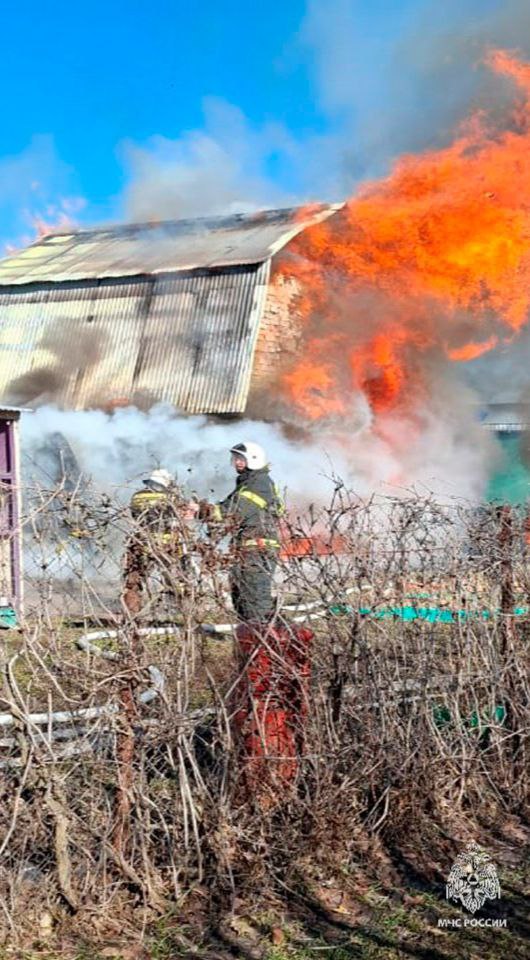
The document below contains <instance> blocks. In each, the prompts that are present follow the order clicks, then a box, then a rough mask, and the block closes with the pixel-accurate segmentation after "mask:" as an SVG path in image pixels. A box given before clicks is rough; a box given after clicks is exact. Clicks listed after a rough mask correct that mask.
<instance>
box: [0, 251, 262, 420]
mask: <svg viewBox="0 0 530 960" xmlns="http://www.w3.org/2000/svg"><path fill="white" fill-rule="evenodd" d="M269 270H270V261H269V260H267V261H266V262H265V263H263V264H261V265H259V264H253V265H248V266H237V267H226V268H224V269H212V270H196V271H183V272H181V273H177V274H173V275H172V276H157V277H137V278H135V279H134V280H132V279H122V280H113V279H106V280H100V281H93V280H88V281H83V282H78V283H76V284H55V283H49V282H48V283H41V284H39V285H38V286H33V285H31V286H26V287H11V288H10V289H5V288H4V289H1V288H0V396H1V397H2V398H3V399H5V401H6V403H14V404H17V403H38V402H44V401H47V400H53V401H55V402H57V403H59V404H60V405H63V406H65V407H69V408H70V409H71V408H86V407H90V406H99V405H105V404H109V403H112V402H113V401H120V400H124V401H129V402H133V403H137V404H141V403H142V402H143V403H145V404H146V405H151V404H152V403H154V402H155V401H157V400H166V401H169V402H171V403H173V404H174V405H175V406H176V407H177V408H179V409H181V410H185V411H187V412H189V413H242V412H243V411H244V409H245V406H246V400H247V393H248V387H249V382H250V375H251V370H252V360H253V353H254V348H255V344H256V338H257V333H258V329H259V322H260V319H261V315H262V311H263V304H264V300H265V296H266V291H267V283H268V278H269Z"/></svg>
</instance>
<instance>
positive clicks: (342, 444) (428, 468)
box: [21, 379, 496, 508]
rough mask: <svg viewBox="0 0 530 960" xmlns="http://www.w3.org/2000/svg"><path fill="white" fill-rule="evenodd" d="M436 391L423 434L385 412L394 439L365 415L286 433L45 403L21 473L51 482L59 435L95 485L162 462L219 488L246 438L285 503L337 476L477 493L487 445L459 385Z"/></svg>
mask: <svg viewBox="0 0 530 960" xmlns="http://www.w3.org/2000/svg"><path fill="white" fill-rule="evenodd" d="M455 390H457V391H459V399H460V401H461V402H460V403H459V404H458V403H457V404H455V399H454V397H455ZM436 398H437V399H436V402H434V403H433V405H431V407H430V408H429V409H426V410H425V411H424V413H423V418H424V423H423V429H422V433H421V441H420V440H417V439H416V440H414V439H411V438H410V436H408V434H407V424H406V423H405V422H403V421H399V420H398V419H396V420H393V419H392V418H389V419H388V420H387V421H386V429H387V430H388V431H389V432H390V433H391V434H392V443H390V442H389V441H388V440H385V436H384V432H382V431H381V432H379V433H378V434H374V433H373V432H372V431H371V429H370V425H369V423H366V424H365V425H364V426H363V425H362V424H357V427H356V432H353V430H352V429H351V428H349V427H348V426H347V424H346V426H345V425H344V422H343V423H342V424H341V426H339V425H338V424H337V423H335V424H328V425H327V427H321V426H318V427H312V428H307V429H306V431H305V433H304V434H303V435H300V436H299V439H297V440H293V439H288V438H287V436H286V435H285V432H284V431H283V430H282V428H281V426H280V425H276V424H270V423H263V422H259V421H248V420H246V421H241V422H237V423H224V424H220V423H213V422H211V421H209V420H208V419H207V418H206V417H202V416H191V417H184V416H180V415H178V414H177V412H176V411H175V410H174V409H172V408H171V407H170V406H168V405H159V406H156V407H153V408H152V409H151V410H150V411H148V412H145V413H144V412H140V411H139V410H137V409H135V408H134V407H129V408H126V409H122V410H117V411H115V412H114V413H113V414H106V413H104V412H103V411H100V410H92V411H65V410H58V409H57V408H56V407H52V406H44V407H41V408H39V409H38V410H36V411H35V412H34V413H31V414H26V415H25V416H24V417H23V421H22V430H21V435H22V451H23V456H24V470H25V477H26V480H27V482H30V481H31V479H32V478H35V479H38V480H39V481H40V482H41V483H45V484H46V483H48V485H52V484H53V483H54V482H56V479H57V470H58V461H57V450H58V436H60V437H61V438H63V444H62V448H63V449H66V450H68V453H69V456H68V458H67V470H73V469H74V468H73V465H72V456H73V458H75V461H76V469H77V470H78V472H79V473H80V474H81V475H83V476H84V477H86V478H91V479H92V481H93V482H94V484H95V485H96V487H97V488H99V489H100V490H102V491H106V492H109V493H115V492H117V491H119V492H120V493H121V494H122V495H125V493H127V492H129V491H130V490H131V489H133V488H134V487H135V486H136V485H138V484H139V483H140V481H141V478H142V477H143V476H146V475H147V473H148V472H149V471H150V470H152V469H153V468H156V467H165V468H167V469H169V470H170V471H171V472H172V473H173V474H174V475H175V476H176V477H177V479H178V482H179V483H180V484H182V485H183V487H184V488H185V489H186V491H187V492H188V493H190V494H191V493H197V494H198V495H199V496H204V497H209V496H212V497H221V496H223V495H224V494H226V493H227V492H228V491H229V489H231V486H232V484H233V481H234V477H233V471H232V468H231V466H230V459H229V452H228V451H229V449H230V447H231V446H233V444H235V443H238V442H240V441H241V440H254V441H256V442H257V443H260V444H261V445H262V446H263V447H264V448H265V450H266V452H267V456H268V459H269V462H270V465H271V471H272V473H273V476H274V478H275V480H276V482H277V483H278V484H279V485H280V486H281V487H282V488H284V489H287V493H288V499H289V502H290V504H291V506H292V507H293V508H303V507H305V506H307V505H308V504H309V503H317V504H325V503H327V502H328V500H329V497H330V494H331V492H332V490H333V488H334V485H335V482H336V481H337V480H338V479H339V478H340V480H342V481H343V482H344V483H345V484H346V485H348V486H349V487H350V488H352V489H353V490H355V491H356V492H357V493H358V494H359V495H368V494H371V493H372V492H374V491H375V492H377V493H380V494H384V495H402V494H404V493H405V491H406V489H411V488H413V487H414V488H415V489H416V490H417V491H418V492H421V494H427V493H428V492H430V491H434V492H435V493H436V494H437V495H439V496H442V497H464V498H468V499H471V500H476V499H478V498H479V497H481V496H482V495H483V493H484V489H485V485H486V483H487V480H488V476H489V472H490V469H491V465H492V463H493V462H494V459H495V455H496V448H495V444H494V442H493V440H492V439H491V437H490V435H489V434H487V433H486V432H485V431H484V430H482V429H481V428H480V427H479V426H478V425H477V423H476V422H475V418H474V412H473V408H472V406H471V405H470V404H469V402H468V401H469V396H468V395H467V394H466V392H465V390H464V389H463V388H459V387H457V386H456V385H455V384H454V383H452V384H449V383H448V382H447V380H446V379H444V380H443V381H442V382H441V383H440V387H439V390H437V391H436ZM449 399H450V402H451V407H450V414H449V415H448V411H447V409H446V408H445V404H446V403H447V404H448V403H449ZM396 436H398V437H399V438H400V443H399V444H398V445H396ZM70 454H71V455H72V456H71V455H70ZM396 478H399V479H396Z"/></svg>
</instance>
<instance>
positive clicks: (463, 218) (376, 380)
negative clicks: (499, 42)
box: [281, 51, 530, 419]
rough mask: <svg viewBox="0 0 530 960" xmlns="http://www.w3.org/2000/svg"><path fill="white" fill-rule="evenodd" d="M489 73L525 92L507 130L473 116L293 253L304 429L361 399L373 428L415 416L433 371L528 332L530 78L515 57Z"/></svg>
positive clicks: (497, 62) (293, 394)
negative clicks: (428, 368) (430, 364)
mask: <svg viewBox="0 0 530 960" xmlns="http://www.w3.org/2000/svg"><path fill="white" fill-rule="evenodd" d="M487 63H488V65H489V67H490V68H491V69H492V70H494V71H495V72H497V73H499V74H504V75H508V76H510V77H511V78H512V79H513V80H514V81H515V84H516V90H517V96H516V99H515V103H514V106H513V109H512V110H511V111H510V115H509V116H508V117H506V122H505V124H504V125H503V126H499V122H498V119H497V120H496V121H495V122H494V121H493V120H492V119H491V118H489V117H488V116H486V115H485V114H482V113H481V114H478V115H474V116H472V117H471V118H470V119H469V120H468V121H467V123H466V124H465V125H464V126H463V127H462V128H461V129H460V130H459V132H458V135H457V137H456V139H455V140H454V142H453V143H452V144H451V145H450V146H448V147H446V148H445V149H441V150H436V151H430V152H425V153H423V154H421V155H419V156H405V157H403V158H402V159H400V160H399V161H398V162H397V164H396V165H395V167H394V169H393V171H392V173H391V175H390V176H389V177H388V178H386V179H384V180H381V181H378V182H373V183H369V184H368V185H366V186H365V187H364V188H363V189H362V190H361V191H360V192H359V193H358V195H357V196H355V197H354V198H352V199H351V200H350V201H349V202H348V203H347V204H346V205H345V207H344V209H343V210H342V211H341V212H340V213H339V214H337V215H335V216H334V217H332V218H331V219H330V220H328V221H325V222H323V223H321V224H319V225H317V226H315V227H312V228H311V229H309V230H306V231H304V232H302V233H301V234H300V236H299V237H298V239H297V240H296V241H295V242H294V244H293V245H292V247H291V250H292V251H293V254H294V255H293V256H292V257H291V258H290V259H289V261H288V262H287V263H285V264H283V265H282V267H281V270H282V271H283V272H284V273H285V274H287V275H290V276H294V277H296V278H297V279H298V281H299V283H300V289H301V295H300V297H299V302H298V309H299V310H300V313H301V316H302V318H303V321H304V348H303V350H302V356H301V358H300V359H299V360H298V361H297V362H296V364H295V365H294V366H293V367H292V368H291V369H290V370H289V371H288V372H287V373H286V375H285V377H284V381H283V386H284V391H285V392H286V394H287V395H288V397H289V398H290V400H291V401H292V402H294V404H295V405H296V407H297V408H298V409H299V410H300V411H302V412H303V413H304V414H305V415H306V416H307V417H309V418H311V419H318V418H321V417H322V416H329V415H330V414H335V415H336V414H339V415H341V414H345V413H347V411H348V408H349V404H350V403H351V398H352V395H355V394H357V395H359V394H364V396H365V397H366V399H367V400H368V402H369V404H370V407H371V409H372V411H373V413H374V415H375V416H376V417H377V415H378V414H380V413H383V412H388V411H392V410H396V409H397V410H402V409H406V408H407V407H409V406H410V404H411V402H412V400H413V398H414V402H416V401H417V397H418V394H419V393H420V394H421V391H422V390H423V389H426V384H425V383H424V382H423V379H424V377H423V378H422V374H421V369H422V368H423V367H424V365H425V364H424V361H425V359H428V358H429V357H431V356H432V358H433V360H435V359H436V358H439V357H440V356H444V357H446V358H449V359H450V360H452V361H464V360H471V359H474V358H476V357H478V356H479V355H480V354H481V353H484V352H485V351H488V350H491V349H492V348H493V347H495V346H496V344H497V343H499V342H500V341H506V340H509V339H511V338H512V337H514V336H516V335H517V332H518V331H519V330H520V328H521V327H522V326H523V325H524V324H525V323H526V321H527V317H528V311H529V307H530V175H529V174H530V166H529V164H530V160H529V158H530V66H529V65H526V64H524V63H521V62H519V61H518V60H517V59H516V58H515V57H513V56H511V55H509V54H508V53H506V52H504V51H497V52H494V53H491V54H490V55H489V56H488V59H487ZM420 357H421V358H422V359H423V365H422V364H420V363H418V358H420Z"/></svg>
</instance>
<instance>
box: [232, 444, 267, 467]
mask: <svg viewBox="0 0 530 960" xmlns="http://www.w3.org/2000/svg"><path fill="white" fill-rule="evenodd" d="M230 453H233V454H235V455H236V456H240V457H244V458H245V460H246V461H247V467H248V469H249V470H261V469H262V467H266V466H267V457H266V454H265V450H264V449H263V447H260V445H259V443H252V441H251V440H245V441H244V443H236V444H235V446H233V447H230Z"/></svg>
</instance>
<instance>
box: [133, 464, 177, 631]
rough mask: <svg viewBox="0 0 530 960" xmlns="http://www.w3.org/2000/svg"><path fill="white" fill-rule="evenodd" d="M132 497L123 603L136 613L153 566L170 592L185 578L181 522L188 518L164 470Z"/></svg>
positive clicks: (156, 473)
mask: <svg viewBox="0 0 530 960" xmlns="http://www.w3.org/2000/svg"><path fill="white" fill-rule="evenodd" d="M143 484H144V486H143V489H141V490H137V491H136V493H134V494H133V496H132V498H131V502H130V511H131V514H132V518H133V520H134V523H135V529H134V532H133V533H132V534H131V536H130V537H129V540H128V542H127V547H126V554H125V571H124V591H123V602H124V604H125V607H126V608H127V610H128V611H129V612H130V613H131V614H133V615H134V614H137V613H139V611H140V609H141V607H142V593H143V590H144V588H145V585H146V581H147V578H148V576H149V573H150V570H151V569H152V568H153V565H154V564H156V563H157V562H158V563H160V564H161V566H162V569H163V572H164V574H165V576H166V578H168V579H169V580H170V582H171V586H172V588H173V589H174V588H175V587H176V586H177V584H176V583H175V580H176V579H178V580H180V581H182V580H185V578H186V572H187V567H186V560H187V545H186V535H185V524H184V523H183V520H186V519H189V518H190V516H191V513H190V510H189V506H188V505H187V504H185V503H184V501H183V499H182V497H181V495H180V492H179V489H178V487H177V485H176V483H175V480H174V478H173V477H172V475H171V474H170V473H169V471H168V470H163V469H159V470H153V472H152V473H151V474H150V476H149V477H147V478H146V479H145V480H144V481H143Z"/></svg>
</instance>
